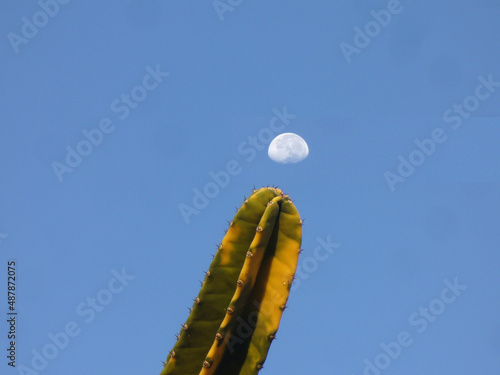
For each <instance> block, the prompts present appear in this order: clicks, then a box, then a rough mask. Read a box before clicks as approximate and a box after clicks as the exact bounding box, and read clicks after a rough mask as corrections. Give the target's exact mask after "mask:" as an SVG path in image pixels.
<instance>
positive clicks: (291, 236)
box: [160, 187, 302, 375]
mask: <svg viewBox="0 0 500 375" xmlns="http://www.w3.org/2000/svg"><path fill="white" fill-rule="evenodd" d="M301 240H302V220H301V219H300V216H299V214H298V212H297V209H296V208H295V206H294V204H293V203H292V201H291V200H290V198H289V197H288V196H287V195H284V194H283V192H282V191H281V190H279V189H277V188H269V187H266V188H261V189H258V190H254V191H253V193H252V195H251V196H250V197H249V198H248V199H246V200H245V201H244V202H243V204H242V206H241V207H240V208H239V210H238V211H237V213H236V215H235V217H234V218H233V221H231V222H230V224H229V228H228V230H227V232H226V235H225V236H224V239H223V240H222V243H221V244H220V245H219V246H218V249H217V253H216V254H215V256H214V259H213V261H212V264H211V265H210V268H209V270H208V271H207V272H206V273H205V278H204V281H203V282H202V287H201V290H200V292H199V294H198V296H197V297H196V298H195V299H194V303H193V307H192V308H191V309H190V311H191V312H190V315H189V317H188V318H187V320H186V322H185V323H184V324H182V328H181V330H180V333H179V334H178V335H177V342H176V344H175V345H174V347H173V349H172V350H171V351H170V352H169V354H168V357H167V360H166V362H165V367H164V368H163V371H162V372H161V374H160V375H171V374H175V375H252V374H257V372H258V371H259V370H260V369H261V368H262V367H263V364H264V361H265V360H266V357H267V353H268V350H269V347H270V345H271V342H272V340H273V339H274V338H275V336H276V332H277V330H278V326H279V323H280V320H281V315H282V313H283V311H284V309H285V307H286V302H287V300H288V296H289V293H290V287H291V284H292V281H293V278H294V274H295V270H296V268H297V262H298V257H299V253H300V245H301Z"/></svg>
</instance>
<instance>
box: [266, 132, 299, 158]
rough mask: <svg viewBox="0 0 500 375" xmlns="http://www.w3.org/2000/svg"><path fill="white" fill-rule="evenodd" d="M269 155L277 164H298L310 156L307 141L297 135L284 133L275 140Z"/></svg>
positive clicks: (268, 152) (270, 147) (270, 146)
mask: <svg viewBox="0 0 500 375" xmlns="http://www.w3.org/2000/svg"><path fill="white" fill-rule="evenodd" d="M267 154H268V155H269V157H270V158H271V160H273V161H275V162H276V163H281V164H290V163H298V162H299V161H302V160H304V159H305V158H307V155H309V147H307V143H306V141H304V139H303V138H302V137H301V136H299V135H297V134H295V133H283V134H280V135H278V136H277V137H276V138H274V139H273V140H272V142H271V144H270V145H269V149H268V150H267Z"/></svg>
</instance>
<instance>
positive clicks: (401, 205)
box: [0, 0, 500, 375]
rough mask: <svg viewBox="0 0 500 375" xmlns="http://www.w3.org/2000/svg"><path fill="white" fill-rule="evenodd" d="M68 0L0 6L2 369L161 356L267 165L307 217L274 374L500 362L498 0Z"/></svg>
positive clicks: (118, 363)
mask: <svg viewBox="0 0 500 375" xmlns="http://www.w3.org/2000/svg"><path fill="white" fill-rule="evenodd" d="M62 3H64V1H62V0H61V1H60V3H57V4H58V5H57V6H54V2H53V1H50V0H42V2H41V4H45V5H43V7H42V5H40V4H38V3H37V2H34V1H2V2H1V3H0V20H1V22H0V35H1V43H0V56H1V58H0V74H1V87H2V90H1V91H0V113H1V125H0V176H1V184H0V241H1V243H0V277H1V281H0V285H3V287H2V288H3V289H2V290H0V295H2V298H0V305H1V306H2V307H1V308H0V312H1V314H3V315H2V316H1V317H0V320H1V321H2V324H1V325H0V328H1V329H0V343H1V348H0V349H1V350H2V353H3V355H2V359H1V360H0V372H1V373H2V374H6V375H9V374H23V373H30V372H22V371H19V369H20V367H19V366H21V365H24V366H26V368H33V365H32V362H33V360H34V358H35V363H36V364H37V366H38V367H39V368H42V367H45V368H43V370H41V371H36V372H37V373H39V374H50V375H52V374H55V375H59V374H60V375H63V374H68V373H71V374H72V375H82V374H89V373H94V374H130V375H139V374H140V375H146V374H152V375H155V374H159V372H160V371H161V368H162V364H161V361H162V360H164V359H165V358H166V355H167V352H168V351H169V350H170V349H171V347H172V346H173V344H174V341H175V337H174V334H175V333H177V332H178V331H179V329H180V324H181V323H183V321H184V320H185V319H186V318H187V315H188V311H187V309H186V308H187V307H188V306H190V305H191V303H192V299H193V298H194V297H196V295H197V293H198V290H199V283H198V281H199V280H201V279H202V278H203V271H205V270H206V269H207V268H208V266H209V264H210V261H211V255H210V254H211V253H213V252H214V250H215V244H217V243H218V242H220V241H221V239H222V237H223V233H224V229H225V227H226V225H227V224H226V220H231V218H232V217H233V215H234V212H235V209H234V208H235V206H239V205H240V204H241V202H242V200H243V197H244V195H247V196H248V194H250V192H251V190H252V187H253V186H254V185H255V186H256V187H261V186H265V185H279V187H281V188H282V189H283V190H284V191H285V192H287V193H288V194H290V196H291V197H292V199H294V200H295V202H296V205H297V208H298V210H299V212H300V213H301V215H302V216H303V217H304V218H305V226H304V232H303V248H304V249H305V251H304V252H303V253H302V255H301V259H300V261H299V266H300V267H301V269H302V275H303V276H301V277H300V278H299V280H300V281H299V283H300V284H297V287H296V288H295V289H294V291H293V292H292V294H291V296H290V300H289V309H287V310H286V312H285V313H284V316H283V319H282V322H281V326H280V331H279V332H278V335H277V340H276V341H275V342H274V343H273V344H272V346H271V350H270V353H269V357H268V360H267V362H266V364H265V369H264V370H263V371H264V372H263V373H265V374H292V375H295V374H297V375H299V374H306V373H307V374H311V373H312V374H331V375H358V374H371V375H373V374H378V372H380V374H384V375H385V374H403V373H404V374H406V375H416V374H423V373H425V374H457V375H458V374H460V375H461V374H464V375H468V374H484V375H497V374H498V368H500V318H499V315H498V311H499V309H500V298H499V297H500V292H499V290H498V285H499V284H500V274H499V272H498V270H499V267H500V254H499V243H500V231H499V230H498V228H499V224H500V172H499V168H498V165H499V161H500V160H499V156H500V153H499V151H498V150H499V149H498V144H499V143H498V142H499V141H498V140H499V138H500V128H499V125H500V123H499V118H498V116H499V115H500V84H498V82H500V65H499V58H500V54H499V51H500V38H498V35H500V23H499V22H498V15H499V11H500V3H499V2H498V1H497V0H483V1H475V2H465V1H440V2H434V1H422V2H420V1H413V2H412V1H410V0H401V2H400V3H398V2H397V1H395V0H392V1H389V3H388V2H387V1H374V0H369V1H368V0H366V1H365V0H351V1H345V2H332V1H318V2H314V4H312V3H311V2H306V1H300V2H299V1H287V2H285V1H275V2H268V1H250V0H246V1H236V0H233V1H232V3H233V4H234V5H233V6H229V7H230V8H231V9H230V10H229V8H228V5H227V4H228V3H227V2H226V1H221V2H220V3H221V4H226V8H220V9H219V14H218V13H217V11H216V9H215V8H214V5H213V4H212V1H210V0H209V1H204V2H191V1H160V0H143V1H139V0H125V1H108V2H102V1H96V0H89V1H85V2H80V1H67V0H66V4H62ZM221 4H219V7H222V6H223V5H221ZM43 8H45V10H43ZM221 9H222V10H221ZM387 9H389V10H387ZM382 10H383V11H382ZM372 11H375V13H374V12H372ZM380 11H382V12H381V13H380ZM388 12H389V13H388ZM48 13H51V14H52V16H51V15H47V14H48ZM388 15H390V20H389V17H388ZM377 18H378V21H376V19H377ZM381 23H382V24H383V26H381ZM37 25H38V26H37ZM366 33H368V34H369V35H368V34H366ZM370 35H371V36H370ZM167 73H169V74H167ZM283 111H286V113H287V116H288V117H284V120H285V122H281V121H280V120H278V121H276V122H271V121H272V120H273V118H274V117H275V116H276V114H275V113H276V112H278V113H281V114H283ZM281 116H282V117H283V115H281ZM271 125H274V129H276V130H273V129H271ZM278 128H280V129H278ZM281 128H282V130H281ZM280 132H294V133H297V134H299V135H301V136H302V137H303V138H304V139H305V140H306V141H307V143H308V145H309V150H310V155H309V157H308V158H307V159H306V160H305V161H303V162H301V163H298V164H293V165H279V164H276V163H273V162H272V161H271V160H270V159H269V158H268V157H267V153H266V149H267V143H266V142H267V138H266V137H269V136H270V135H277V134H279V133H280ZM85 134H87V135H85ZM259 136H260V138H259ZM88 137H90V138H91V139H92V141H93V142H94V143H95V144H94V145H92V144H91V143H90V141H89V140H88ZM249 137H251V138H250V139H249ZM252 137H254V138H252ZM252 139H253V141H252ZM250 142H253V143H254V145H253V146H252V145H251V143H250ZM419 145H420V146H419ZM422 149H423V150H424V151H425V153H424V151H422ZM77 152H79V153H81V154H84V156H78V155H77V154H76V153H77ZM66 159H67V160H66ZM228 163H229V166H228ZM410 163H413V164H416V166H413V165H412V164H410ZM228 167H229V168H230V170H231V171H232V173H233V174H232V175H230V178H231V179H230V181H229V183H228V184H227V185H226V186H224V187H220V188H219V191H218V192H211V193H210V192H209V193H210V194H212V198H209V200H208V204H207V205H206V207H202V206H200V205H199V204H198V207H199V208H200V209H197V213H195V214H194V213H193V214H192V215H191V216H189V217H188V218H186V217H183V215H182V214H181V211H180V207H184V208H185V206H191V207H192V206H193V203H192V200H193V196H194V192H193V189H199V190H200V191H203V189H204V188H205V187H206V186H212V187H213V185H210V184H209V183H210V182H211V181H212V177H211V176H210V172H213V173H218V172H220V171H223V170H226V168H228ZM398 169H399V171H398ZM207 184H208V185H207ZM198 203H199V202H198ZM182 205H185V206H182ZM194 209H196V208H194ZM318 238H319V239H322V240H325V241H326V240H327V239H328V238H330V241H332V242H335V243H339V244H340V246H339V247H338V248H336V249H335V251H334V252H333V253H332V254H331V255H330V256H329V257H327V259H325V256H324V252H321V253H320V252H319V251H317V252H316V253H315V249H316V247H317V246H318V244H319V242H318ZM318 254H321V256H319V255H318ZM319 258H321V259H319ZM11 259H15V260H16V262H17V279H16V280H17V281H16V282H17V311H18V316H17V331H16V333H17V335H18V336H17V338H16V340H17V341H16V350H17V352H16V365H17V366H18V368H17V369H13V368H11V367H9V366H8V365H7V361H8V360H7V358H5V356H4V355H5V353H6V349H7V348H8V341H9V340H8V339H7V331H8V324H7V322H6V320H7V315H6V312H7V307H8V305H7V300H6V298H7V297H6V290H5V288H6V286H5V285H6V277H7V261H8V260H11ZM123 270H124V272H125V274H126V275H128V276H126V277H129V278H132V276H133V277H134V278H133V279H129V280H122V283H120V281H119V279H117V278H116V275H115V274H116V273H118V274H121V273H122V271H123ZM120 277H121V278H123V276H120ZM450 283H451V284H450ZM453 283H456V284H458V286H452V287H450V285H452V284H453ZM92 299H96V301H97V302H95V303H94V302H92V301H93V300H92ZM99 301H101V302H99ZM103 304H105V305H104V306H103ZM65 329H66V330H67V331H68V332H70V333H71V334H73V336H72V337H70V338H69V342H66V341H68V340H65V339H64V337H63V336H64V335H66V334H64V335H61V334H58V333H60V332H61V331H64V330H65ZM50 334H54V335H56V337H58V338H59V345H60V346H61V347H64V348H63V349H57V347H55V346H51V345H52V340H51V339H50V337H49V336H50ZM398 340H399V342H400V343H398V344H390V343H391V342H394V341H398ZM384 344H385V345H386V350H387V351H391V350H392V352H391V353H392V356H393V358H391V357H390V356H389V355H388V354H386V352H385V351H384V349H383V347H382V346H384ZM403 344H404V345H403ZM399 347H400V349H399ZM54 348H56V349H57V350H58V352H57V353H55V352H54V350H53V349H54ZM33 350H35V351H36V352H39V353H43V352H44V351H45V354H40V355H45V356H46V357H47V356H48V357H53V358H52V359H47V360H46V361H47V362H46V363H45V364H44V362H43V360H42V359H40V358H39V357H36V356H35V354H34V353H36V352H33ZM37 358H38V359H37ZM37 360H38V362H37ZM33 373H34V372H33ZM33 373H32V374H33Z"/></svg>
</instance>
